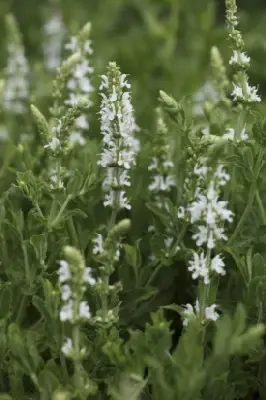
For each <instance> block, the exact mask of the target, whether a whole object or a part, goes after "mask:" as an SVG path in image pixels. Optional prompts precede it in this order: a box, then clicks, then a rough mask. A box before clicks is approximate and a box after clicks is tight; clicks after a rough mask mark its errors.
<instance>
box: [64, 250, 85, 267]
mask: <svg viewBox="0 0 266 400" xmlns="http://www.w3.org/2000/svg"><path fill="white" fill-rule="evenodd" d="M63 253H64V256H65V258H66V261H67V262H68V263H69V264H71V265H73V266H77V267H80V266H82V265H84V259H83V257H82V255H81V254H80V251H79V250H77V249H76V248H74V247H72V246H65V247H64V248H63Z"/></svg>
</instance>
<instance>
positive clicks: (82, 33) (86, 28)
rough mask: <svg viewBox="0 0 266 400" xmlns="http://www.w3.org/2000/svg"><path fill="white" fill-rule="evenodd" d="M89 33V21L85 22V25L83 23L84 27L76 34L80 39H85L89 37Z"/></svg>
mask: <svg viewBox="0 0 266 400" xmlns="http://www.w3.org/2000/svg"><path fill="white" fill-rule="evenodd" d="M90 34H91V23H90V22H87V23H86V25H84V27H83V28H82V29H81V31H80V32H79V35H78V36H79V39H80V40H81V41H85V40H87V39H88V38H89V37H90Z"/></svg>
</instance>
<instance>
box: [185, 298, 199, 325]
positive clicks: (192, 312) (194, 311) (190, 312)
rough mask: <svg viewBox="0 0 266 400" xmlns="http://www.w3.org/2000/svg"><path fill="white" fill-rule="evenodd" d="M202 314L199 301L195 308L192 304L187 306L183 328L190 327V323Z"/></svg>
mask: <svg viewBox="0 0 266 400" xmlns="http://www.w3.org/2000/svg"><path fill="white" fill-rule="evenodd" d="M199 312H200V305H199V301H198V300H196V303H195V306H194V307H193V306H192V305H191V304H189V303H188V304H186V305H185V307H184V310H183V326H185V327H186V326H188V323H189V321H190V320H191V319H195V318H197V315H198V314H199Z"/></svg>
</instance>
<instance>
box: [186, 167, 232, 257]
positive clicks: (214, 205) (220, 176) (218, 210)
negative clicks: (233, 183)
mask: <svg viewBox="0 0 266 400" xmlns="http://www.w3.org/2000/svg"><path fill="white" fill-rule="evenodd" d="M207 172H208V168H207V167H206V165H201V166H200V165H199V166H198V165H196V166H195V169H194V173H195V175H197V176H198V177H200V178H203V177H204V176H207ZM229 179H230V176H229V175H228V174H227V173H226V171H225V170H224V167H223V166H222V165H219V166H218V167H217V169H216V171H215V173H214V175H213V177H212V179H211V180H210V182H209V184H208V187H207V190H202V189H200V188H197V189H196V191H195V199H194V200H193V201H192V203H191V204H190V205H189V207H188V211H189V213H190V222H191V223H192V224H194V223H197V226H196V233H195V234H194V235H193V239H195V240H196V245H197V246H202V245H203V244H206V245H207V248H208V249H213V248H214V247H215V242H216V241H217V240H221V239H222V240H227V237H226V235H225V233H224V227H223V222H225V221H228V222H232V219H233V213H232V211H230V210H227V208H226V206H227V202H226V201H222V200H219V195H220V187H221V186H224V185H225V184H226V182H227V181H228V180H229Z"/></svg>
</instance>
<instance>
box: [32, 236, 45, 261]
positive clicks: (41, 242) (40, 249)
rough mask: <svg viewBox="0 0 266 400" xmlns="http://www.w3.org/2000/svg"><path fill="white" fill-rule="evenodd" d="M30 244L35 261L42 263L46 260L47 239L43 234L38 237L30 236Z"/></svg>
mask: <svg viewBox="0 0 266 400" xmlns="http://www.w3.org/2000/svg"><path fill="white" fill-rule="evenodd" d="M30 243H31V245H32V247H33V248H34V250H35V254H36V257H37V259H38V260H39V261H40V262H41V263H42V262H44V260H45V258H46V252H47V239H46V235H45V234H44V233H41V234H40V235H32V236H31V238H30Z"/></svg>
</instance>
